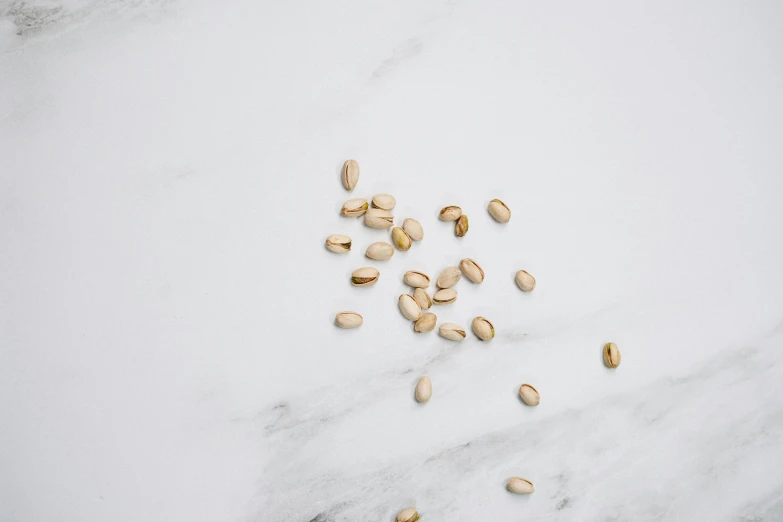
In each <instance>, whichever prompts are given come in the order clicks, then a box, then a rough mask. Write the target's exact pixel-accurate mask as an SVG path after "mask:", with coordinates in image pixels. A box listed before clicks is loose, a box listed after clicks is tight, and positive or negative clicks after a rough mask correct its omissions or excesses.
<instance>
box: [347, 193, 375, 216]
mask: <svg viewBox="0 0 783 522" xmlns="http://www.w3.org/2000/svg"><path fill="white" fill-rule="evenodd" d="M368 208H370V205H369V203H367V200H366V199H364V198H356V199H349V200H348V201H346V202H345V203H343V208H341V209H340V214H342V215H343V216H346V217H359V216H361V215H362V214H364V213H365V212H367V209H368Z"/></svg>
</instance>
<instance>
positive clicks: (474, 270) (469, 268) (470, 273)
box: [459, 257, 484, 284]
mask: <svg viewBox="0 0 783 522" xmlns="http://www.w3.org/2000/svg"><path fill="white" fill-rule="evenodd" d="M459 269H460V272H462V273H463V274H465V277H467V278H468V279H470V280H471V281H473V282H474V283H476V284H480V283H481V282H482V281H484V269H482V268H481V267H480V266H479V264H478V263H476V262H475V261H473V260H472V259H470V258H468V257H466V258H465V259H463V260H462V261H460V262H459Z"/></svg>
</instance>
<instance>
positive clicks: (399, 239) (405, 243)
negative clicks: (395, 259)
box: [391, 227, 411, 252]
mask: <svg viewBox="0 0 783 522" xmlns="http://www.w3.org/2000/svg"><path fill="white" fill-rule="evenodd" d="M391 236H392V241H394V246H396V247H397V249H399V250H402V251H403V252H407V251H408V250H410V249H411V236H409V235H408V233H407V232H405V231H404V230H403V229H401V228H400V227H394V228H393V229H392V231H391Z"/></svg>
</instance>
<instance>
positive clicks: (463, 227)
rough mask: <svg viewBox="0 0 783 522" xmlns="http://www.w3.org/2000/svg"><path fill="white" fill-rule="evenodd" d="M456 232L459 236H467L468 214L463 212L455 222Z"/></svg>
mask: <svg viewBox="0 0 783 522" xmlns="http://www.w3.org/2000/svg"><path fill="white" fill-rule="evenodd" d="M454 233H455V234H457V237H465V234H467V233H468V216H466V215H465V214H462V215H461V216H460V217H459V219H458V220H457V222H456V223H455V224H454Z"/></svg>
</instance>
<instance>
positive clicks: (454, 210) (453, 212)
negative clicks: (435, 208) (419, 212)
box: [440, 206, 462, 221]
mask: <svg viewBox="0 0 783 522" xmlns="http://www.w3.org/2000/svg"><path fill="white" fill-rule="evenodd" d="M461 215H462V209H461V208H459V207H455V206H450V207H443V208H442V209H441V211H440V218H441V219H442V220H443V221H456V220H458V219H459V217H460V216H461Z"/></svg>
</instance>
